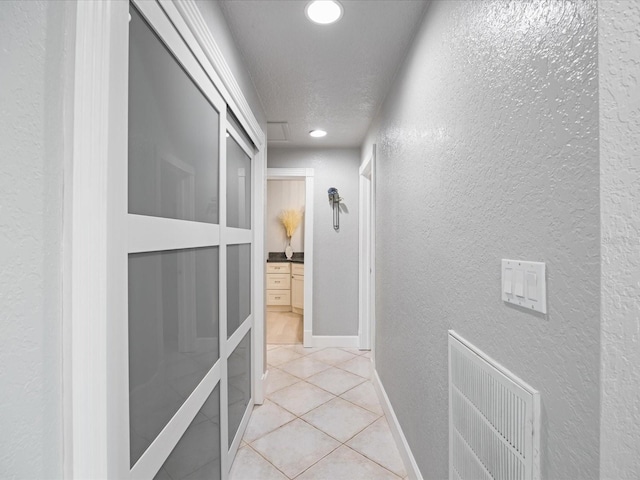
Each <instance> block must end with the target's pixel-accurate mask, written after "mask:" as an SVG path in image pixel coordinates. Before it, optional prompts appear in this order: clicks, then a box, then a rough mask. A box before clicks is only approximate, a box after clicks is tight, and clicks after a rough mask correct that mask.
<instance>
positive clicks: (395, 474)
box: [344, 420, 404, 479]
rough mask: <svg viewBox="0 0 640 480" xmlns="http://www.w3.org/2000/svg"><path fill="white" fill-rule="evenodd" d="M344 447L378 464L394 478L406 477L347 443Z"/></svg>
mask: <svg viewBox="0 0 640 480" xmlns="http://www.w3.org/2000/svg"><path fill="white" fill-rule="evenodd" d="M376 421H377V420H376ZM367 428H368V427H367ZM348 441H350V440H348ZM344 446H345V447H347V448H348V449H349V450H353V451H354V452H356V453H357V454H358V455H362V456H363V457H364V458H366V459H367V460H369V461H371V462H373V463H375V464H376V465H378V466H379V467H381V468H384V469H385V470H386V471H387V472H389V473H391V474H392V475H393V476H394V477H397V478H400V479H402V478H404V477H401V476H400V475H398V474H397V473H395V472H393V471H391V470H389V469H388V468H387V467H385V466H384V465H382V464H381V463H380V462H377V461H376V460H374V459H373V458H370V457H368V456H367V455H365V454H364V453H362V452H359V451H358V450H356V449H355V448H352V447H350V446H349V445H347V444H346V443H345V444H344Z"/></svg>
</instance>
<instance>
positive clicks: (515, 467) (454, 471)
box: [449, 330, 540, 480]
mask: <svg viewBox="0 0 640 480" xmlns="http://www.w3.org/2000/svg"><path fill="white" fill-rule="evenodd" d="M539 424H540V395H539V393H538V392H537V391H536V390H534V389H533V388H531V387H530V386H529V385H527V384H526V383H525V382H523V381H522V380H521V379H519V378H518V377H516V376H515V375H513V374H512V373H511V372H509V371H508V370H507V369H505V368H504V367H502V366H501V365H499V364H498V363H496V362H494V361H493V360H492V359H491V358H490V357H488V356H487V355H485V354H484V353H483V352H482V351H480V350H478V349H477V348H476V347H474V346H473V345H471V344H470V343H469V342H467V341H466V340H464V339H463V338H461V337H460V336H459V335H457V334H456V333H455V332H454V331H452V330H450V331H449V478H450V479H451V480H538V479H539V478H540V468H539V460H540V458H539V453H540V442H539V439H540V427H539Z"/></svg>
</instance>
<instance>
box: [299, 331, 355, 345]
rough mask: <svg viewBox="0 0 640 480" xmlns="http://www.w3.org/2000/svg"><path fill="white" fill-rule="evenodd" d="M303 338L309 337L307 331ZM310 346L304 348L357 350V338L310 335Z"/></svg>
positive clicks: (352, 336)
mask: <svg viewBox="0 0 640 480" xmlns="http://www.w3.org/2000/svg"><path fill="white" fill-rule="evenodd" d="M304 333H305V335H304V336H305V338H306V337H307V335H309V333H310V332H309V331H307V330H305V332H304ZM310 337H311V339H310V343H311V345H306V344H305V347H315V348H358V336H357V335H349V336H335V335H310Z"/></svg>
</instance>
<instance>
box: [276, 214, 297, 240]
mask: <svg viewBox="0 0 640 480" xmlns="http://www.w3.org/2000/svg"><path fill="white" fill-rule="evenodd" d="M278 218H279V219H280V222H282V226H283V227H284V230H285V232H286V234H287V237H288V238H291V237H292V236H293V234H294V233H295V232H296V229H297V228H298V225H300V221H301V220H302V212H301V211H300V210H295V209H293V208H291V209H288V210H283V211H282V212H280V215H279V216H278Z"/></svg>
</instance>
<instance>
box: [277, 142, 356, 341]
mask: <svg viewBox="0 0 640 480" xmlns="http://www.w3.org/2000/svg"><path fill="white" fill-rule="evenodd" d="M359 165H360V150H359V149H355V148H353V149H338V148H336V149H331V148H326V149H321V148H317V149H310V148H280V149H276V148H269V161H268V167H269V168H275V167H283V168H313V169H315V172H314V173H315V177H314V203H313V208H314V211H313V215H314V223H313V249H314V258H313V334H314V335H357V334H358V168H359ZM329 187H336V188H337V189H338V191H339V192H340V196H341V197H343V198H344V199H345V205H346V206H347V207H348V209H349V213H344V212H341V213H340V231H339V232H335V231H334V230H333V213H332V210H331V206H330V204H329V199H328V196H327V190H328V189H329ZM308 261H309V259H306V258H305V263H306V262H308Z"/></svg>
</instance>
